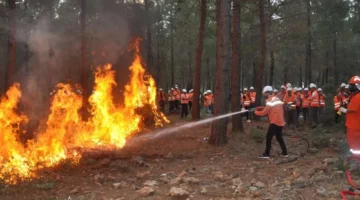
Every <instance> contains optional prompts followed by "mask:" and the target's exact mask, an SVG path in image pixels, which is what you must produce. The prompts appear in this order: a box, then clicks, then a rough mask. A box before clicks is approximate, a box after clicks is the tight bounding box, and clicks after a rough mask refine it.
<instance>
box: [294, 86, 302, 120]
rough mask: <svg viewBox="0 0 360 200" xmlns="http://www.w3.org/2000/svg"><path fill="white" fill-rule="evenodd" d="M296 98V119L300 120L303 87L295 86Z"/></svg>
mask: <svg viewBox="0 0 360 200" xmlns="http://www.w3.org/2000/svg"><path fill="white" fill-rule="evenodd" d="M294 95H295V100H296V120H297V122H299V117H300V113H301V88H300V87H299V88H295V92H294Z"/></svg>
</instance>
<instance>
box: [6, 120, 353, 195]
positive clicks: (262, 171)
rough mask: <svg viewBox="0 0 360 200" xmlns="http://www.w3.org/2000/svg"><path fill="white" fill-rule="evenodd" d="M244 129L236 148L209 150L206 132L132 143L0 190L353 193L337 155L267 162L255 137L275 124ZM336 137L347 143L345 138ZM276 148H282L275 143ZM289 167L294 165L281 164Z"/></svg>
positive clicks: (232, 139)
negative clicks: (348, 191)
mask: <svg viewBox="0 0 360 200" xmlns="http://www.w3.org/2000/svg"><path fill="white" fill-rule="evenodd" d="M176 118H177V117H176ZM172 121H174V119H172ZM184 123H189V121H187V120H186V121H180V120H178V119H177V120H175V122H173V123H172V124H171V125H169V126H178V125H181V124H184ZM244 125H245V133H233V134H231V133H230V129H229V142H228V144H227V145H225V146H222V147H213V146H211V145H209V144H208V143H207V137H208V136H209V134H210V129H211V128H210V125H203V126H201V127H196V128H190V129H187V130H183V131H179V132H176V133H173V134H170V135H167V136H165V137H161V138H158V139H156V140H144V141H141V142H135V143H132V142H131V141H130V142H129V145H128V146H127V147H125V148H124V149H121V150H117V151H111V152H109V151H104V152H100V151H96V150H94V151H93V152H90V153H88V154H86V155H84V157H83V158H82V160H81V162H80V164H78V165H72V164H69V163H64V164H62V165H61V166H59V167H57V168H55V169H48V170H46V171H44V172H41V178H40V179H38V180H33V181H30V182H24V183H20V184H18V185H15V186H7V185H0V199H1V200H17V199H26V200H28V199H29V200H30V199H31V200H32V199H34V200H35V199H36V200H55V199H59V200H65V199H66V200H80V199H82V200H110V199H112V200H128V199H134V200H135V199H147V200H155V199H192V200H203V199H204V200H210V199H213V200H220V199H223V200H226V199H229V200H230V199H236V200H237V199H269V200H270V199H278V200H280V199H283V200H291V199H311V200H314V199H340V191H341V190H343V189H348V187H349V186H348V183H347V181H346V178H345V175H344V172H343V171H341V167H340V164H339V163H341V161H339V160H338V158H339V152H338V151H337V150H334V149H333V148H331V147H327V148H317V149H315V148H312V147H311V149H310V151H309V152H307V154H306V155H305V156H304V157H300V158H298V159H297V160H294V158H295V156H296V155H290V158H286V159H281V158H280V157H279V156H278V155H277V154H278V151H277V150H276V148H277V149H278V146H277V145H274V149H273V150H272V156H273V157H272V158H271V159H269V160H261V159H258V158H257V156H258V155H259V154H260V153H262V152H263V150H264V147H265V144H264V141H263V142H262V143H259V142H261V141H257V140H256V139H254V138H255V137H254V136H253V134H254V133H252V132H253V131H254V130H253V129H254V127H255V129H256V130H257V131H258V132H259V133H262V134H263V137H264V138H265V133H266V128H267V126H268V124H267V123H266V122H253V123H251V124H246V123H244ZM229 126H230V125H229ZM250 127H253V128H250ZM286 132H292V131H289V130H288V131H286ZM330 132H331V131H330ZM299 134H301V135H303V136H305V137H307V138H311V134H314V133H313V132H311V131H307V130H304V131H300V132H299ZM319 134H320V133H319ZM333 135H334V136H333V137H338V138H340V139H343V138H344V134H343V133H334V134H333ZM285 138H286V142H287V143H288V148H289V152H290V153H291V152H295V153H296V151H292V150H291V148H296V144H297V143H302V142H303V141H300V140H299V139H298V138H296V137H294V138H292V137H289V136H287V137H285ZM273 141H274V142H273V143H274V144H276V143H277V142H276V140H275V138H274V140H273ZM310 142H311V141H310ZM302 144H304V143H302ZM301 148H303V147H301ZM335 149H336V148H335ZM305 150H306V149H305ZM290 160H293V161H292V162H289V163H284V164H279V163H281V162H282V161H290Z"/></svg>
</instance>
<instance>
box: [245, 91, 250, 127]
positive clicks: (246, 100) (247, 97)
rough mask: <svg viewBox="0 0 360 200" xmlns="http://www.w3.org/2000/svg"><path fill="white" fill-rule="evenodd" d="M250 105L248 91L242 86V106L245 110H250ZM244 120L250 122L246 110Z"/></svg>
mask: <svg viewBox="0 0 360 200" xmlns="http://www.w3.org/2000/svg"><path fill="white" fill-rule="evenodd" d="M250 105H251V98H250V92H249V90H248V89H247V88H244V108H245V109H246V110H250ZM246 120H247V122H248V123H250V122H251V118H250V113H249V112H246Z"/></svg>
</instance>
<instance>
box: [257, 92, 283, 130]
mask: <svg viewBox="0 0 360 200" xmlns="http://www.w3.org/2000/svg"><path fill="white" fill-rule="evenodd" d="M255 115H259V116H265V115H268V116H269V120H270V124H275V125H277V126H284V125H285V121H284V109H283V102H281V101H280V99H279V98H278V97H275V96H272V95H271V96H269V98H268V99H267V102H266V106H265V108H264V110H262V111H258V110H257V111H255Z"/></svg>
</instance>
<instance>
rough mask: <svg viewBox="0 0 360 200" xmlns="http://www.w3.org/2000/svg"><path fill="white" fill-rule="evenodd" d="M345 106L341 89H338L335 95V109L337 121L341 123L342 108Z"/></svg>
mask: <svg viewBox="0 0 360 200" xmlns="http://www.w3.org/2000/svg"><path fill="white" fill-rule="evenodd" d="M341 107H343V101H342V96H341V92H340V90H338V91H337V95H336V96H334V109H335V123H336V124H337V123H339V119H340V117H341V112H339V110H340V108H341Z"/></svg>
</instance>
